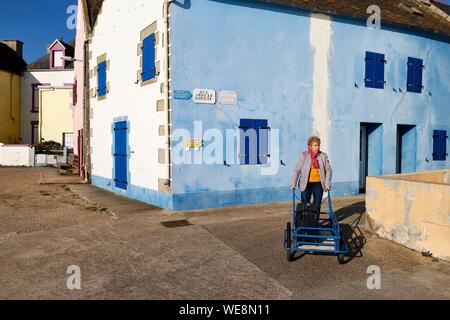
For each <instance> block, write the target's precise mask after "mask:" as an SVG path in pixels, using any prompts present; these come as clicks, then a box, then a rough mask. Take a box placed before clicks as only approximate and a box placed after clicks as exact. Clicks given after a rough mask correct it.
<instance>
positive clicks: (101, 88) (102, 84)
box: [97, 61, 106, 97]
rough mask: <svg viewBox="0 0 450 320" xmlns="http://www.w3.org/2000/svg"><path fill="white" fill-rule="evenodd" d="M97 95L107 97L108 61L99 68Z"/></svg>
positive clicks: (101, 63) (100, 64)
mask: <svg viewBox="0 0 450 320" xmlns="http://www.w3.org/2000/svg"><path fill="white" fill-rule="evenodd" d="M97 95H98V96H99V97H104V96H106V61H102V62H100V63H99V64H98V66H97Z"/></svg>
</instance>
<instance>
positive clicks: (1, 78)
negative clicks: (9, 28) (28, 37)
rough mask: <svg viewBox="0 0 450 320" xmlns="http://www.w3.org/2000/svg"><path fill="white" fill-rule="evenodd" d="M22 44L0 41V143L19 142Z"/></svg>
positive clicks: (22, 66)
mask: <svg viewBox="0 0 450 320" xmlns="http://www.w3.org/2000/svg"><path fill="white" fill-rule="evenodd" d="M22 46H23V43H22V42H20V41H16V40H0V143H5V144H17V143H19V141H20V104H21V92H22V74H23V71H24V70H25V66H26V64H25V61H23V59H22Z"/></svg>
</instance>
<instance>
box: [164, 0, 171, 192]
mask: <svg viewBox="0 0 450 320" xmlns="http://www.w3.org/2000/svg"><path fill="white" fill-rule="evenodd" d="M171 3H172V0H164V8H163V16H164V41H163V46H164V58H165V65H164V67H165V68H164V73H165V75H164V84H163V86H164V106H165V108H166V124H167V154H168V156H167V176H168V180H167V183H166V185H167V186H168V187H171V186H172V171H171V167H170V166H171V162H172V159H171V148H172V146H171V141H170V138H171V135H172V126H171V117H170V115H171V106H170V94H169V78H170V70H169V69H170V66H169V54H170V52H169V5H170V4H171Z"/></svg>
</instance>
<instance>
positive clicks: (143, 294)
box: [0, 168, 450, 299]
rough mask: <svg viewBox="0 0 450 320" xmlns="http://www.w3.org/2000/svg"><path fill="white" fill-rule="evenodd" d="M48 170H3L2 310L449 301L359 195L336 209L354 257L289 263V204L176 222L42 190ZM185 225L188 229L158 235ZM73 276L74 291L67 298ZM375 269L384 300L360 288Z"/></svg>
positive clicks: (63, 189)
mask: <svg viewBox="0 0 450 320" xmlns="http://www.w3.org/2000/svg"><path fill="white" fill-rule="evenodd" d="M47 170H55V169H51V168H40V169H11V168H0V179H1V181H10V183H9V184H8V186H6V187H4V188H2V190H0V261H2V263H1V264H0V287H1V288H2V290H1V292H0V298H2V299H25V298H31V299H323V298H333V299H334V298H335V299H351V298H356V299H372V298H386V299H407V298H416V299H430V298H435V299H448V298H450V290H449V284H450V264H448V263H446V262H437V261H434V260H433V259H431V258H427V257H423V256H422V255H421V254H420V253H417V252H414V251H411V250H409V249H406V248H404V247H402V246H400V245H398V244H395V243H392V242H390V241H387V240H383V239H379V238H378V237H376V236H374V235H371V234H369V233H367V232H365V231H364V211H365V208H364V198H363V197H361V196H357V197H348V198H336V199H334V200H333V206H334V210H335V212H336V214H337V216H338V217H339V219H340V220H341V221H342V224H343V227H344V228H345V229H346V232H347V234H348V235H349V236H351V237H352V239H353V240H351V241H352V242H353V245H354V247H355V248H356V249H358V251H359V255H358V256H357V257H355V258H354V259H352V260H351V261H349V262H348V263H347V264H345V265H339V264H338V262H337V258H336V257H335V256H325V255H320V256H317V255H314V256H312V255H306V256H303V257H301V258H299V259H297V260H296V261H294V262H287V260H286V254H285V252H284V250H283V249H282V232H283V229H284V228H285V223H286V221H288V219H289V218H290V214H291V213H290V208H291V204H290V203H276V204H271V205H256V206H246V207H233V208H223V209H213V210H204V211H193V212H192V211H191V212H177V213H173V212H169V211H167V210H162V209H160V208H157V207H154V206H149V205H147V204H144V203H141V202H138V201H134V200H130V199H126V198H123V197H120V196H118V195H115V194H112V193H110V192H108V191H105V190H101V189H98V188H96V187H93V186H90V185H82V184H75V185H56V184H52V185H45V186H42V185H39V179H40V177H41V176H42V173H43V171H44V174H47V175H51V173H48V172H47ZM4 179H6V180H4ZM46 194H47V195H46ZM323 210H324V211H326V207H325V208H324V209H323ZM181 219H185V220H187V221H189V222H190V224H191V225H188V226H183V227H178V228H167V227H165V226H163V225H162V224H161V222H164V221H174V220H181ZM70 265H77V266H79V267H80V269H81V287H82V289H81V290H69V289H67V286H66V281H67V278H68V277H69V275H68V274H66V270H67V267H68V266H70ZM371 265H377V266H379V267H380V270H381V289H380V290H369V289H368V288H367V285H366V282H367V278H368V277H369V276H370V274H367V268H368V267H369V266H371Z"/></svg>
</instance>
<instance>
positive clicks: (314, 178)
mask: <svg viewBox="0 0 450 320" xmlns="http://www.w3.org/2000/svg"><path fill="white" fill-rule="evenodd" d="M309 182H320V175H319V169H316V168H314V167H313V166H311V171H310V172H309Z"/></svg>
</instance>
